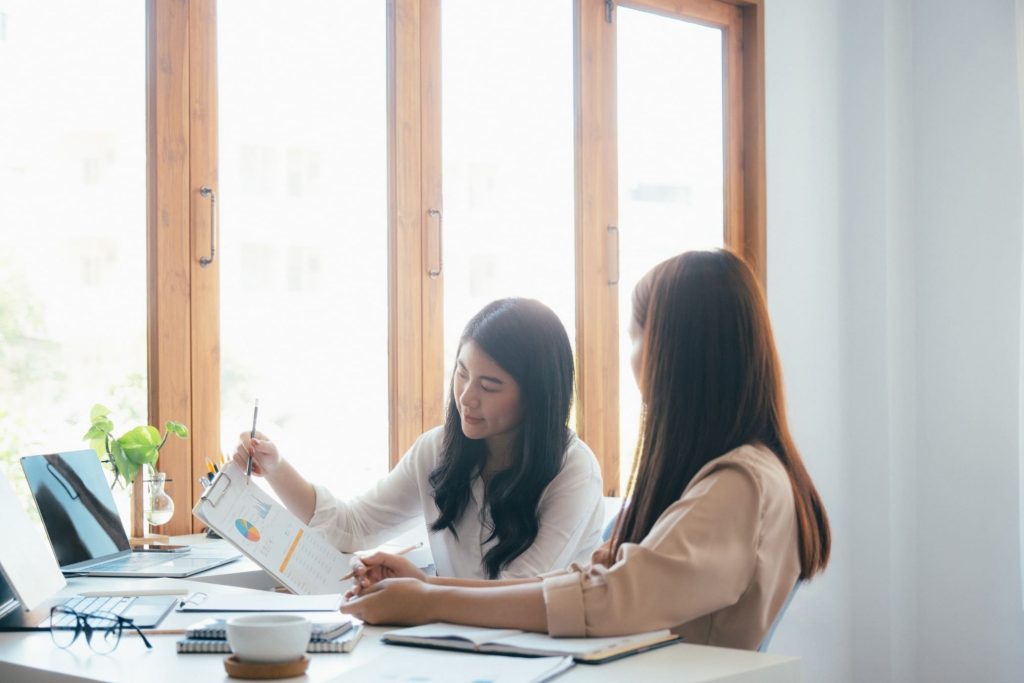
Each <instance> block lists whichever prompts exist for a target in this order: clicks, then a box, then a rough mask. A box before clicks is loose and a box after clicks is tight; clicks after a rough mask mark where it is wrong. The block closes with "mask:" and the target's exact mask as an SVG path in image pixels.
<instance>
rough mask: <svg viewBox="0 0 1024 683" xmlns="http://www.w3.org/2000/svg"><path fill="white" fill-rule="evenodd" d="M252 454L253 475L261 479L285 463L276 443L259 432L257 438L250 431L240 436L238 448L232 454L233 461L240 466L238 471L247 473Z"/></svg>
mask: <svg viewBox="0 0 1024 683" xmlns="http://www.w3.org/2000/svg"><path fill="white" fill-rule="evenodd" d="M250 454H251V455H252V474H255V475H257V476H261V477H262V476H265V475H267V474H268V473H270V472H273V471H274V470H276V469H277V467H278V465H280V464H281V463H282V462H283V460H282V458H281V455H280V454H279V453H278V452H277V446H276V445H275V444H274V442H273V441H271V440H270V439H268V438H267V437H266V436H265V435H264V434H263V433H262V432H259V431H257V432H256V434H255V436H254V435H253V433H252V432H251V431H248V430H247V431H244V432H242V433H241V434H239V435H238V447H237V448H235V452H234V453H232V454H231V460H233V461H234V463H235V464H236V465H237V466H238V469H240V470H242V471H243V472H245V469H246V467H248V466H249V456H250Z"/></svg>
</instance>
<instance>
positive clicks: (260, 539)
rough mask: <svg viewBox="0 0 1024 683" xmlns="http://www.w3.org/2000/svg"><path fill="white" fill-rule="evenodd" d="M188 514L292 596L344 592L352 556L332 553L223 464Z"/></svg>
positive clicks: (314, 532)
mask: <svg viewBox="0 0 1024 683" xmlns="http://www.w3.org/2000/svg"><path fill="white" fill-rule="evenodd" d="M192 514H194V515H195V516H196V517H198V518H199V519H200V520H201V521H202V522H203V523H204V524H206V525H207V526H209V527H211V528H213V530H214V531H216V532H217V533H218V534H220V535H221V537H223V538H224V539H225V540H227V541H229V542H230V543H232V544H233V545H234V546H236V547H237V548H238V549H239V550H241V551H242V552H243V553H244V554H245V555H246V556H247V557H249V558H250V559H251V560H252V561H253V562H255V563H257V564H258V565H260V566H261V567H263V568H264V569H265V570H267V571H268V572H270V573H271V574H272V575H273V576H274V577H275V578H276V579H277V580H278V581H280V582H281V583H282V584H284V585H285V586H286V587H287V588H288V589H289V590H291V591H292V592H293V593H298V594H299V595H317V594H323V593H344V592H345V591H346V590H347V589H348V587H349V586H350V584H351V582H350V580H349V579H345V580H342V577H343V576H345V575H346V574H348V573H349V572H350V571H351V561H352V558H353V557H355V556H354V555H349V554H346V553H342V552H340V551H338V550H337V549H336V548H335V547H334V546H332V545H331V544H330V543H329V542H328V541H327V539H326V538H325V537H324V535H323V534H321V533H320V532H319V531H317V530H316V529H310V528H309V527H308V526H306V525H305V524H303V523H302V521H301V520H300V519H299V518H298V517H296V516H295V515H293V514H292V513H291V512H289V511H288V510H287V509H286V508H285V507H284V506H283V505H281V504H280V503H278V502H276V501H275V500H274V499H273V498H271V497H270V496H269V495H267V493H266V492H265V491H264V490H263V489H261V488H260V486H259V485H258V484H257V483H256V482H255V481H250V482H246V480H245V472H243V471H242V470H241V469H240V468H239V467H238V466H237V465H235V464H234V463H229V464H228V466H226V467H225V468H224V469H222V470H221V471H220V473H218V474H217V476H216V478H214V480H213V483H212V484H210V487H209V488H208V489H206V492H205V493H203V497H202V498H200V499H199V502H198V503H196V505H195V507H194V508H193V509H192Z"/></svg>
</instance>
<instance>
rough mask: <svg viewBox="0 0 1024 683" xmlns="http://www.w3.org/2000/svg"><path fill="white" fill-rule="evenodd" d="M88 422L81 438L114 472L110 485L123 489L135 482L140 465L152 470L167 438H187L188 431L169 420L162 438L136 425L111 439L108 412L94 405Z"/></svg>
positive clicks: (151, 430)
mask: <svg viewBox="0 0 1024 683" xmlns="http://www.w3.org/2000/svg"><path fill="white" fill-rule="evenodd" d="M89 419H90V420H91V421H92V426H91V427H89V431H87V432H86V433H85V436H83V437H82V438H83V439H85V440H86V441H88V442H89V445H90V446H92V448H93V450H94V451H96V454H97V455H99V456H100V457H101V458H102V457H103V456H104V455H106V456H107V460H106V462H109V463H110V469H111V470H112V471H113V472H114V484H117V483H118V481H119V480H124V485H125V486H128V485H129V484H131V483H132V482H133V481H135V477H136V476H137V475H138V474H139V469H140V468H141V467H142V466H143V465H149V466H150V467H153V466H155V465H156V460H157V458H158V457H160V449H161V448H163V447H164V444H165V443H167V437H168V436H169V435H171V434H174V435H175V436H177V437H180V438H182V439H187V438H188V427H186V426H185V425H183V424H181V423H180V422H172V421H170V420H168V421H167V422H166V423H165V424H164V435H163V436H162V437H161V436H160V432H159V431H157V429H156V427H153V426H151V425H139V426H138V427H135V428H134V429H129V430H128V431H127V432H125V433H124V434H122V435H121V436H120V437H115V436H114V433H113V432H114V423H113V422H111V420H110V409H109V408H107V407H106V406H102V405H100V404H98V403H97V404H96V405H94V406H93V407H92V411H91V412H90V413H89Z"/></svg>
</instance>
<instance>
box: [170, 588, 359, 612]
mask: <svg viewBox="0 0 1024 683" xmlns="http://www.w3.org/2000/svg"><path fill="white" fill-rule="evenodd" d="M341 600H342V597H341V595H340V594H338V593H333V594H331V595H285V594H283V593H270V592H268V591H251V592H248V593H244V594H242V595H237V594H234V593H209V594H207V593H201V592H199V593H192V594H191V595H189V596H188V597H186V598H183V599H182V600H181V602H179V603H178V611H179V612H337V611H338V607H340V606H341Z"/></svg>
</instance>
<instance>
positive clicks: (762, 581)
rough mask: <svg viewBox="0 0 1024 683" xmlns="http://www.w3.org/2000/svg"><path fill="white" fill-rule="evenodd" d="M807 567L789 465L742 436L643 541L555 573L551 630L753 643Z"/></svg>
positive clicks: (550, 589) (547, 584) (548, 578)
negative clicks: (609, 560) (607, 562)
mask: <svg viewBox="0 0 1024 683" xmlns="http://www.w3.org/2000/svg"><path fill="white" fill-rule="evenodd" d="M598 552H601V551H600V549H599V550H598ZM595 555H596V553H595ZM799 575H800V559H799V555H798V545H797V523H796V509H795V507H794V503H793V490H792V488H791V485H790V481H789V477H788V475H787V474H786V470H785V468H783V466H782V463H781V462H779V459H778V458H777V457H775V455H774V454H773V453H772V452H771V451H769V450H768V449H766V448H765V447H763V446H752V445H747V446H742V447H740V448H737V449H736V450H734V451H731V452H729V453H726V454H725V455H723V456H721V457H720V458H716V459H715V460H712V461H711V462H709V463H708V464H707V465H705V466H704V467H703V468H701V470H700V471H699V472H697V474H696V475H695V476H694V478H693V481H691V482H690V484H689V486H687V487H686V490H685V491H683V495H682V497H681V498H680V499H679V500H677V501H676V502H675V503H673V504H672V505H670V506H669V507H668V508H667V509H666V510H665V512H664V513H663V514H662V515H661V517H659V518H658V520H657V522H655V524H654V527H653V528H652V529H651V532H650V533H649V534H647V536H646V537H645V538H644V539H643V540H642V541H641V542H640V543H624V544H623V545H622V546H621V547H620V548H619V552H618V555H617V556H616V561H615V564H613V565H612V566H611V567H605V566H603V565H600V564H591V565H586V566H581V565H578V564H573V565H571V566H570V567H569V569H567V570H565V571H562V572H557V573H552V574H548V575H545V576H544V578H543V580H544V583H543V587H544V602H545V605H546V609H547V617H548V632H549V633H550V634H551V635H553V636H612V635H621V634H628V633H640V632H644V631H653V630H657V629H662V628H670V629H672V630H673V631H675V632H676V633H679V634H681V635H682V636H683V637H685V638H686V640H687V642H691V643H700V644H706V645H718V646H722V647H735V648H746V649H750V650H753V649H756V648H757V647H758V645H759V644H760V643H761V641H762V640H763V639H764V637H765V635H766V634H767V632H768V629H769V628H770V627H771V624H772V621H773V620H774V618H775V615H776V614H777V613H778V612H779V610H780V609H781V608H782V605H783V603H784V602H785V601H786V597H787V596H788V595H789V592H790V591H791V590H792V589H793V586H794V585H795V583H796V581H797V578H798V577H799Z"/></svg>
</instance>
